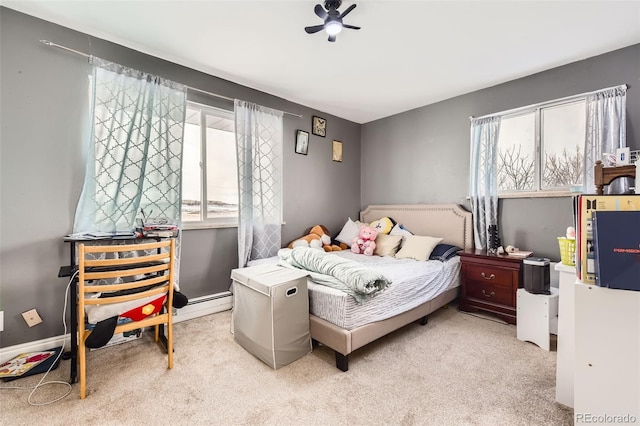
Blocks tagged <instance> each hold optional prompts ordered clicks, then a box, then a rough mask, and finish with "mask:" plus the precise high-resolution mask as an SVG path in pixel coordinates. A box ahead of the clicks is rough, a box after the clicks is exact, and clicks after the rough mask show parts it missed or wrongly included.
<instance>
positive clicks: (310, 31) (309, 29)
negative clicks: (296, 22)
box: [304, 25, 324, 34]
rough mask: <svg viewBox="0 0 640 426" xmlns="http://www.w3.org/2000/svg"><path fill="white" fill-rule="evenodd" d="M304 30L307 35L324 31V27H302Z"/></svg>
mask: <svg viewBox="0 0 640 426" xmlns="http://www.w3.org/2000/svg"><path fill="white" fill-rule="evenodd" d="M304 30H305V31H306V32H307V34H313V33H317V32H318V31H322V30H324V25H314V26H313V27H304Z"/></svg>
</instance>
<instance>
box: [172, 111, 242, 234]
mask: <svg viewBox="0 0 640 426" xmlns="http://www.w3.org/2000/svg"><path fill="white" fill-rule="evenodd" d="M182 162H183V165H182V223H183V225H184V227H185V228H187V229H188V228H200V227H222V226H237V223H238V170H237V167H236V164H237V159H236V145H235V131H234V116H233V111H227V110H223V109H218V108H214V107H210V106H206V105H202V104H197V103H195V102H187V113H186V120H185V128H184V145H183V159H182Z"/></svg>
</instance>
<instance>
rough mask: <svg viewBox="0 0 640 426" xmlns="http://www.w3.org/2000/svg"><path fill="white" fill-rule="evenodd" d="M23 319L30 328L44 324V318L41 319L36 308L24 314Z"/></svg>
mask: <svg viewBox="0 0 640 426" xmlns="http://www.w3.org/2000/svg"><path fill="white" fill-rule="evenodd" d="M22 318H24V321H25V322H26V323H27V325H28V326H29V327H33V326H34V325H38V324H40V323H41V322H42V318H40V315H38V311H36V310H35V308H34V309H32V310H30V311H27V312H23V313H22Z"/></svg>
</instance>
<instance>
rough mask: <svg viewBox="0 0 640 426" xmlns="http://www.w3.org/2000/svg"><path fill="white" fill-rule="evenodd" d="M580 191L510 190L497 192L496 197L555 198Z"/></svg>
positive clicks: (572, 194)
mask: <svg viewBox="0 0 640 426" xmlns="http://www.w3.org/2000/svg"><path fill="white" fill-rule="evenodd" d="M580 194H582V193H581V192H571V191H531V192H526V191H523V192H512V193H510V194H498V198H556V197H573V196H574V195H580Z"/></svg>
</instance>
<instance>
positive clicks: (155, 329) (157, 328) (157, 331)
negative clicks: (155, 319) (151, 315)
mask: <svg viewBox="0 0 640 426" xmlns="http://www.w3.org/2000/svg"><path fill="white" fill-rule="evenodd" d="M159 339H160V326H159V325H158V324H156V325H155V326H154V327H153V341H154V342H156V343H158V340H159Z"/></svg>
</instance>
